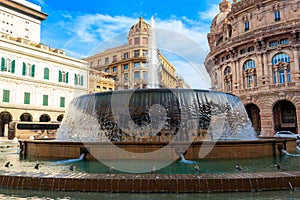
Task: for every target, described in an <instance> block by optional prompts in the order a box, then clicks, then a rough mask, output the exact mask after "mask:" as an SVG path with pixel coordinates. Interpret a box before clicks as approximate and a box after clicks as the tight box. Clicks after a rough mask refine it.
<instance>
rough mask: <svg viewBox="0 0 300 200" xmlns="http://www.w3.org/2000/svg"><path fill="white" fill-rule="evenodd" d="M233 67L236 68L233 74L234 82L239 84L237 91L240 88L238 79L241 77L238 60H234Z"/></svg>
mask: <svg viewBox="0 0 300 200" xmlns="http://www.w3.org/2000/svg"><path fill="white" fill-rule="evenodd" d="M234 67H235V68H236V74H235V76H236V82H237V83H238V84H239V85H238V90H239V89H240V88H241V84H242V83H241V80H240V78H241V77H243V76H242V75H241V74H240V71H241V70H240V65H239V61H238V60H236V61H235V65H234Z"/></svg>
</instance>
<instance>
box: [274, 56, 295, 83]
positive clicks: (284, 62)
mask: <svg viewBox="0 0 300 200" xmlns="http://www.w3.org/2000/svg"><path fill="white" fill-rule="evenodd" d="M289 62H290V57H289V56H288V55H287V54H286V53H278V54H276V55H275V56H274V57H273V58H272V64H273V84H282V83H287V82H291V71H290V65H289Z"/></svg>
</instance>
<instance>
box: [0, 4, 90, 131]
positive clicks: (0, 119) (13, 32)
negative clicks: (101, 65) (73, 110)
mask: <svg viewBox="0 0 300 200" xmlns="http://www.w3.org/2000/svg"><path fill="white" fill-rule="evenodd" d="M0 12H1V13H0V15H1V19H2V16H5V18H3V20H5V24H6V25H9V28H11V29H9V28H6V27H4V26H3V24H4V23H3V24H2V26H0V31H1V32H0V59H1V60H0V67H1V68H0V136H3V135H5V134H6V133H7V126H8V123H9V122H11V121H44V122H47V121H61V120H62V119H63V114H64V112H65V109H66V106H67V105H68V103H69V102H70V101H71V100H72V99H73V98H74V97H76V96H79V95H82V94H86V93H88V67H87V64H86V62H85V61H83V60H79V59H75V58H72V57H69V56H66V55H65V52H64V51H63V50H59V49H52V48H50V47H49V46H47V45H44V44H42V43H40V38H39V37H40V23H41V21H42V20H45V19H46V17H47V15H46V14H44V13H42V12H41V11H40V7H39V6H37V5H34V4H31V3H29V2H27V1H24V0H18V1H10V0H3V1H1V3H0ZM22 23H23V25H24V27H26V26H27V25H28V31H27V28H24V27H23V26H22V28H20V26H21V25H20V24H22ZM6 25H5V26H6ZM12 27H13V28H12ZM24 32H25V33H24Z"/></svg>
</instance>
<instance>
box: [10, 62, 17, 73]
mask: <svg viewBox="0 0 300 200" xmlns="http://www.w3.org/2000/svg"><path fill="white" fill-rule="evenodd" d="M15 68H16V61H15V60H13V61H12V62H11V73H13V74H14V73H15Z"/></svg>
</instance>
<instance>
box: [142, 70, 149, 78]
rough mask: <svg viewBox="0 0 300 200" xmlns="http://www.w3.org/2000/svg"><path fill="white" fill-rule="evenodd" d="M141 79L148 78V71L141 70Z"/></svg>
mask: <svg viewBox="0 0 300 200" xmlns="http://www.w3.org/2000/svg"><path fill="white" fill-rule="evenodd" d="M143 79H145V80H147V79H148V72H147V71H143Z"/></svg>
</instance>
